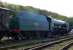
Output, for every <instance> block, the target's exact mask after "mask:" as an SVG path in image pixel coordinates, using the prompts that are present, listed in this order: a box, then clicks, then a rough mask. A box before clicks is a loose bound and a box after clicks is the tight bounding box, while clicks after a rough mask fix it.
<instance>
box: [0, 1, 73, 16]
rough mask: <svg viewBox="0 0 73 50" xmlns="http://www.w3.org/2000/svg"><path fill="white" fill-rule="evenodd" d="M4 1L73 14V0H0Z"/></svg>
mask: <svg viewBox="0 0 73 50" xmlns="http://www.w3.org/2000/svg"><path fill="white" fill-rule="evenodd" d="M0 1H3V2H8V3H13V4H20V5H24V6H33V7H36V8H40V9H45V10H48V11H52V12H56V13H59V14H61V15H65V16H68V17H70V16H73V0H0Z"/></svg>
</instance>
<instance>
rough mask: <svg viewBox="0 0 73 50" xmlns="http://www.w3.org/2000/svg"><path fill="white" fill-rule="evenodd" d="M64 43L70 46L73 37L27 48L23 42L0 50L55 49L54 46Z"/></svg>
mask: <svg viewBox="0 0 73 50" xmlns="http://www.w3.org/2000/svg"><path fill="white" fill-rule="evenodd" d="M68 41H69V42H68ZM33 42H34V41H33ZM63 42H64V43H66V42H67V43H69V44H70V43H71V42H73V37H66V38H61V39H59V40H55V41H51V42H48V41H43V42H39V43H38V42H37V43H36V44H33V45H32V44H31V45H29V46H27V45H25V46H24V43H23V42H22V43H20V44H16V45H8V46H2V47H0V50H2V49H3V50H45V49H46V48H49V49H50V47H53V46H54V45H58V44H60V43H63ZM67 43H66V44H67ZM60 45H61V46H62V44H60ZM63 47H64V46H63ZM63 47H62V48H63ZM53 50H54V49H53ZM56 50H58V49H56Z"/></svg>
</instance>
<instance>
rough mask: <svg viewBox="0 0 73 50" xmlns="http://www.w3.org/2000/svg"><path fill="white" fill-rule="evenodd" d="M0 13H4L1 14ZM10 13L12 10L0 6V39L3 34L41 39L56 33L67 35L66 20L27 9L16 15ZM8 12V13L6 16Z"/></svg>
mask: <svg viewBox="0 0 73 50" xmlns="http://www.w3.org/2000/svg"><path fill="white" fill-rule="evenodd" d="M7 12H9V13H7ZM2 13H5V14H3V15H2ZM11 13H13V11H11V10H9V9H3V8H0V19H2V20H1V21H0V22H1V24H0V32H1V33H0V39H1V38H3V37H4V36H7V37H9V36H10V37H12V39H15V40H22V39H24V40H28V39H43V38H49V37H52V36H56V35H58V36H60V35H67V32H68V30H69V24H68V23H67V22H65V21H62V20H57V19H53V18H52V17H49V16H44V15H40V14H37V13H32V12H28V11H21V12H19V13H17V14H16V16H12V14H11ZM8 14H10V15H9V16H6V15H8ZM2 17H3V18H2ZM4 20H5V21H4ZM2 31H3V32H2Z"/></svg>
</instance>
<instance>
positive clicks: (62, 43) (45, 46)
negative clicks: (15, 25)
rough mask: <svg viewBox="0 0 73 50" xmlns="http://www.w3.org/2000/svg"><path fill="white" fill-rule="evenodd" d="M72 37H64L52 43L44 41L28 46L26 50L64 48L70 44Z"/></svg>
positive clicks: (72, 41)
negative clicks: (37, 44)
mask: <svg viewBox="0 0 73 50" xmlns="http://www.w3.org/2000/svg"><path fill="white" fill-rule="evenodd" d="M72 43H73V39H72V38H71V39H66V40H61V41H57V42H54V43H50V44H49V43H46V44H43V45H40V46H37V47H32V48H28V49H27V50H65V49H64V48H65V47H67V46H68V45H72Z"/></svg>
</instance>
